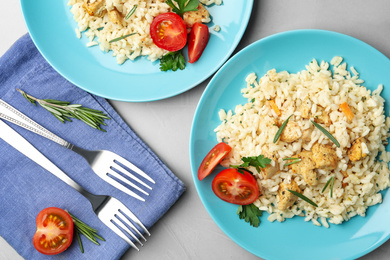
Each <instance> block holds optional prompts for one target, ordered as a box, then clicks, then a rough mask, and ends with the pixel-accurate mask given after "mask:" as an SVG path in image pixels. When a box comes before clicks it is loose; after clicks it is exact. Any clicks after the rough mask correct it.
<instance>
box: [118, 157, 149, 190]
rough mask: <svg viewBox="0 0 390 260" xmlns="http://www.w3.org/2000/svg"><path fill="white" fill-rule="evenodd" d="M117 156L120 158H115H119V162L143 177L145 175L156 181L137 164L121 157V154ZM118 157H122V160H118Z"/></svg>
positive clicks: (146, 177)
mask: <svg viewBox="0 0 390 260" xmlns="http://www.w3.org/2000/svg"><path fill="white" fill-rule="evenodd" d="M117 157H118V158H116V159H115V160H117V161H118V162H120V163H121V164H123V165H124V166H126V167H127V168H129V169H130V170H132V171H134V172H136V173H138V174H139V175H141V176H142V177H144V178H145V179H147V180H148V181H150V182H151V183H156V182H155V181H154V180H153V179H152V178H150V176H149V175H147V174H146V173H144V172H143V171H141V170H140V169H139V168H138V167H137V166H135V165H134V164H132V163H131V162H129V161H128V160H126V159H125V158H123V157H121V156H119V155H117ZM118 159H120V160H118Z"/></svg>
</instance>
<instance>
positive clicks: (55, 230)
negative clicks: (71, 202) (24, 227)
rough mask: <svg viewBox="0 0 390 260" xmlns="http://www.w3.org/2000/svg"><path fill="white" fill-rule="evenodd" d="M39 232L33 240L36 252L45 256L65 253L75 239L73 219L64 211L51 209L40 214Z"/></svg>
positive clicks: (37, 220) (37, 221)
mask: <svg viewBox="0 0 390 260" xmlns="http://www.w3.org/2000/svg"><path fill="white" fill-rule="evenodd" d="M36 223H37V231H36V232H35V235H34V238H33V244H34V247H35V249H36V250H38V251H39V252H40V253H42V254H45V255H55V254H59V253H61V252H63V251H65V250H66V249H67V248H68V247H69V246H70V244H71V243H72V239H73V220H72V217H71V216H70V215H69V214H68V212H66V211H65V210H63V209H60V208H56V207H50V208H45V209H43V210H42V211H41V212H39V214H38V216H37V219H36Z"/></svg>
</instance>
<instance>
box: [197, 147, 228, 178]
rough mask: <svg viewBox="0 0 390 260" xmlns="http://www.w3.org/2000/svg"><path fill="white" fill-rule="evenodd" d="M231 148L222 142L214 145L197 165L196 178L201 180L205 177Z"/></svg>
mask: <svg viewBox="0 0 390 260" xmlns="http://www.w3.org/2000/svg"><path fill="white" fill-rule="evenodd" d="M231 150H232V148H231V147H230V146H229V145H228V144H226V143H224V142H220V143H218V144H217V145H216V146H214V147H213V148H212V149H211V150H210V152H208V154H207V155H206V156H205V157H204V159H203V161H202V163H201V164H200V166H199V169H198V179H199V180H200V181H201V180H203V179H204V178H206V177H207V176H208V175H209V174H210V173H211V172H212V171H213V170H214V168H215V167H216V166H217V165H218V164H219V163H220V162H221V161H222V160H223V158H225V157H226V156H227V155H228V154H229V152H230V151H231Z"/></svg>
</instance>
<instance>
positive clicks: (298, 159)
mask: <svg viewBox="0 0 390 260" xmlns="http://www.w3.org/2000/svg"><path fill="white" fill-rule="evenodd" d="M300 161H302V159H300V158H297V160H293V161H292V162H288V163H285V164H284V166H289V165H291V164H294V163H299V162H300Z"/></svg>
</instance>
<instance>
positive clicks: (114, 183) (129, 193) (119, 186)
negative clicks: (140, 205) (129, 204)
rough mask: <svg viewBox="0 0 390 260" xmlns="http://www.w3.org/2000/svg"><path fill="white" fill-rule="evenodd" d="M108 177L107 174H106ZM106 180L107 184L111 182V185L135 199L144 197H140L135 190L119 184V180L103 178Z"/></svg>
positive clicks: (141, 199) (142, 199)
mask: <svg viewBox="0 0 390 260" xmlns="http://www.w3.org/2000/svg"><path fill="white" fill-rule="evenodd" d="M107 177H108V176H107ZM104 180H105V181H106V182H108V183H109V184H111V185H112V186H114V187H115V188H117V189H119V190H121V191H123V192H124V193H126V194H128V195H130V196H132V197H134V198H136V199H139V200H140V201H145V199H144V198H142V197H141V196H139V195H138V194H136V193H135V192H133V191H131V190H129V189H128V188H127V187H125V186H123V185H122V184H120V183H119V182H117V181H116V180H114V179H112V178H105V179H104Z"/></svg>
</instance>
